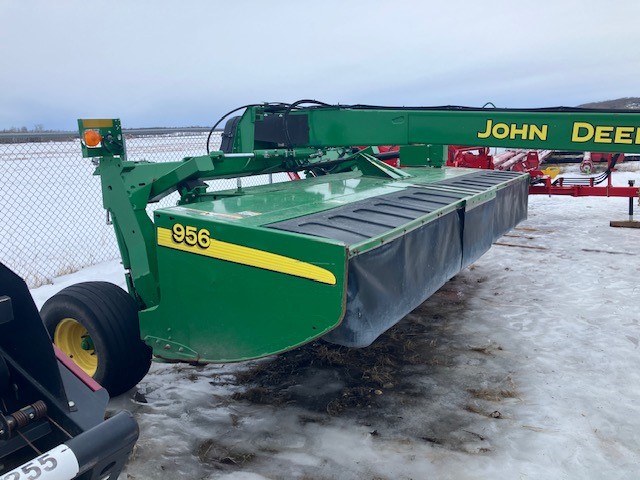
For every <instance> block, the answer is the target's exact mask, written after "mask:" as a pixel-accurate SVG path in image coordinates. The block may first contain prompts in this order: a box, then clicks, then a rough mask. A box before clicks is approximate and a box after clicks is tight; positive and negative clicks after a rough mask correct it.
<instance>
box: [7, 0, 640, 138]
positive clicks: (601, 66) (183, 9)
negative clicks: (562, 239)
mask: <svg viewBox="0 0 640 480" xmlns="http://www.w3.org/2000/svg"><path fill="white" fill-rule="evenodd" d="M0 22H1V24H0V62H1V63H0V69H1V70H0V129H3V128H10V127H12V126H16V127H20V126H27V127H29V128H33V126H34V125H35V124H43V125H44V127H45V128H54V129H74V128H75V119H76V118H78V117H119V118H121V119H122V120H123V124H124V125H125V126H127V127H144V126H184V125H203V126H208V125H211V124H213V123H214V122H215V121H216V120H217V119H218V117H219V116H220V115H221V114H222V113H225V112H226V111H228V110H230V109H232V108H234V107H236V106H240V105H243V104H247V103H256V102H262V101H287V102H291V101H295V100H297V99H300V98H315V99H319V100H323V101H325V102H330V103H334V102H340V103H370V104H384V105H442V104H458V105H470V106H481V105H483V104H484V103H485V102H487V101H491V102H493V103H494V104H496V105H497V106H500V107H537V106H557V105H570V106H572V105H577V104H580V103H584V102H589V101H596V100H606V99H611V98H617V97H622V96H640V1H638V0H619V1H615V0H610V1H605V0H552V1H550V0H536V1H532V0H528V1H517V0H510V1H507V0H474V1H471V0H468V1H464V0H440V1H437V2H435V1H434V2H432V1H417V0H415V1H402V0H393V1H348V0H342V1H340V0H336V1H334V0H315V1H303V0H297V1H294V0H264V1H257V0H255V1H249V0H226V1H213V0H211V1H204V0H202V1H195V0H175V1H164V0H145V1H117V0H112V1H108V2H107V1H95V0H94V1H86V0H83V1H80V0H55V1H53V0H0Z"/></svg>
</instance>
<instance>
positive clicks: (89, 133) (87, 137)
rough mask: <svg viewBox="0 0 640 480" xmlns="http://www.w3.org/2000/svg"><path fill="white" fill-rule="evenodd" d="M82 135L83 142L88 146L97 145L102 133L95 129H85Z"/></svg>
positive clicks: (100, 140)
mask: <svg viewBox="0 0 640 480" xmlns="http://www.w3.org/2000/svg"><path fill="white" fill-rule="evenodd" d="M82 136H83V138H84V144H85V145H86V146H87V147H90V148H94V147H97V146H98V145H100V142H102V135H100V132H98V131H97V130H85V131H84V133H83V134H82Z"/></svg>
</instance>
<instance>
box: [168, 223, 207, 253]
mask: <svg viewBox="0 0 640 480" xmlns="http://www.w3.org/2000/svg"><path fill="white" fill-rule="evenodd" d="M171 239H172V240H173V241H174V242H175V243H185V244H187V245H189V246H190V247H195V246H196V245H197V246H198V247H200V248H209V245H211V233H210V232H209V230H207V229H206V228H200V229H198V228H196V227H192V226H189V225H187V226H184V225H182V224H181V223H176V224H174V225H173V227H172V228H171Z"/></svg>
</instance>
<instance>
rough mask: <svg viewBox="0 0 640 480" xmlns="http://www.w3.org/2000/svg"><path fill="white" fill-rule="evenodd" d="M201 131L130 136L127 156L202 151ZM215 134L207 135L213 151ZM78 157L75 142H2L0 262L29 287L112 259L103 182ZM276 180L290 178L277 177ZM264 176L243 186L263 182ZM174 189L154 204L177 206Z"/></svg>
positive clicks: (164, 157)
mask: <svg viewBox="0 0 640 480" xmlns="http://www.w3.org/2000/svg"><path fill="white" fill-rule="evenodd" d="M206 138H207V134H206V133H191V134H184V135H183V134H172V135H162V136H142V137H134V138H128V139H127V153H128V156H129V159H130V160H149V161H155V162H163V161H164V162H166V161H179V160H181V159H182V158H183V157H185V156H195V155H203V154H204V153H205V151H206V150H205V143H206ZM219 144H220V135H219V133H216V134H215V135H213V136H212V141H211V145H212V148H214V149H215V148H218V146H219ZM94 169H95V167H94V166H93V165H92V163H91V161H90V160H89V159H86V158H82V154H81V149H80V141H79V140H75V141H68V142H42V143H15V144H0V205H2V207H1V209H0V238H2V242H1V243H0V260H2V261H3V262H4V263H5V264H7V265H8V266H9V267H11V268H12V269H13V270H15V271H16V272H17V273H18V274H20V275H21V276H22V277H23V278H24V279H25V280H26V282H27V284H28V285H29V286H31V287H35V286H39V285H42V284H46V283H49V282H50V281H51V279H52V278H54V277H57V276H59V275H62V274H65V273H70V272H74V271H76V270H78V269H80V268H82V267H85V266H87V265H93V264H95V263H98V262H102V261H105V260H110V259H114V258H117V257H118V256H119V253H118V247H117V244H116V241H115V237H114V235H113V228H112V227H111V226H110V225H107V223H106V217H105V212H104V209H103V207H102V194H101V191H100V179H99V177H96V176H93V171H94ZM271 180H273V181H284V180H288V177H287V176H286V174H276V175H273V177H272V178H271ZM269 181H270V178H269V176H268V175H260V176H254V177H249V178H246V179H244V180H243V182H244V183H243V185H244V186H248V185H260V184H264V183H268V182H269ZM208 183H209V185H210V187H211V188H212V189H214V190H222V189H230V188H235V187H236V185H237V182H236V180H235V179H224V180H215V181H210V182H208ZM177 198H178V195H177V194H173V195H169V196H168V197H166V198H164V199H163V200H161V201H160V202H159V203H157V204H154V205H153V206H151V207H150V208H149V209H150V210H151V209H153V208H157V207H158V206H168V205H174V204H175V202H176V201H177Z"/></svg>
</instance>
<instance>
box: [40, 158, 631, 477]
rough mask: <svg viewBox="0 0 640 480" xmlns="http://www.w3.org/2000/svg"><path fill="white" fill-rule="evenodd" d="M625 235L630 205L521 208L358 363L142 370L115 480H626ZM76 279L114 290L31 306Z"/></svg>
mask: <svg viewBox="0 0 640 480" xmlns="http://www.w3.org/2000/svg"><path fill="white" fill-rule="evenodd" d="M638 167H640V165H637V163H634V164H625V165H622V166H621V170H622V171H621V172H617V173H616V174H615V182H616V183H617V184H621V185H626V180H627V179H628V178H636V179H639V177H640V174H639V172H633V170H636V169H638ZM638 183H640V182H638ZM637 208H638V207H637ZM638 212H639V213H640V208H638ZM626 219H627V200H626V199H606V198H561V197H555V198H547V197H542V196H540V197H531V198H530V209H529V219H528V220H527V221H525V222H523V223H522V224H521V225H520V226H519V227H518V228H516V229H515V230H514V231H513V232H511V233H510V234H508V235H506V236H505V237H503V238H502V239H500V240H499V241H498V242H497V244H496V245H495V246H494V247H493V248H492V249H491V250H490V251H489V252H488V253H487V254H486V255H484V256H483V257H482V258H481V259H480V260H479V261H478V262H476V263H475V264H474V265H472V266H471V267H470V268H468V269H466V270H464V271H463V272H462V273H460V274H459V275H457V276H456V277H455V278H453V279H452V280H451V281H450V282H448V283H447V284H446V285H445V286H444V287H443V288H442V289H441V290H440V291H438V292H437V293H436V294H435V295H433V296H432V297H431V298H430V299H429V300H428V301H427V302H425V303H424V304H423V305H422V306H420V307H419V308H418V309H416V310H415V311H414V312H412V313H411V314H410V315H408V316H407V318H406V319H404V320H403V321H402V322H400V323H399V324H398V325H397V326H396V327H395V328H394V329H392V330H391V331H389V332H387V333H386V334H385V335H383V336H382V337H381V338H380V339H379V340H378V341H376V343H374V345H373V346H371V347H369V348H368V349H363V350H346V349H343V348H338V347H333V346H330V345H327V344H323V343H320V342H319V343H317V344H314V345H311V346H308V347H305V348H303V349H298V350H296V351H293V352H289V353H288V354H285V355H280V356H278V357H274V358H270V359H266V360H262V361H259V362H248V363H245V364H238V365H209V366H201V367H193V366H188V365H178V364H154V365H153V366H152V369H151V372H150V373H149V375H148V376H147V377H146V378H145V379H144V380H143V381H142V382H141V383H140V385H139V386H138V388H137V392H136V391H133V392H130V393H129V394H125V395H122V396H121V397H118V398H116V399H113V400H112V402H111V408H113V409H114V410H115V409H120V408H126V409H129V410H131V411H133V412H134V414H135V416H136V418H137V420H138V422H139V424H140V428H141V435H140V440H139V442H138V445H137V447H136V450H135V452H134V454H133V456H132V458H131V460H130V462H129V464H128V466H127V467H126V473H123V475H122V476H121V478H127V479H136V480H142V479H178V478H188V479H226V480H239V479H246V480H257V479H289V478H291V479H307V480H312V479H313V480H315V479H318V480H319V479H345V480H346V479H380V480H381V479H394V480H396V479H426V478H439V479H489V478H491V479H495V478H509V479H511V478H513V479H601V478H616V479H636V478H638V477H639V476H640V407H639V400H640V352H639V349H638V346H639V344H640V323H639V321H640V312H639V309H638V299H639V298H640V282H639V280H640V261H639V260H640V242H639V240H640V230H637V229H617V228H611V227H609V221H610V220H626ZM88 279H101V280H110V281H113V282H115V283H118V284H120V285H122V286H123V285H124V279H123V276H122V270H121V267H120V265H119V264H118V262H108V263H103V264H100V265H97V266H94V267H90V268H88V269H85V270H82V271H80V272H77V273H75V274H72V275H68V276H64V277H60V278H58V279H56V280H55V281H54V283H53V284H52V285H46V286H43V287H41V288H38V289H35V290H33V291H32V292H33V295H34V297H35V299H36V302H37V303H38V305H39V306H40V305H41V304H42V303H43V302H44V301H45V300H46V299H47V298H48V297H49V296H51V295H52V294H53V293H55V292H56V291H57V290H59V289H61V288H63V287H64V286H66V285H68V284H71V283H75V282H78V281H84V280H88ZM296 308H298V307H296ZM302 313H304V312H302ZM134 396H135V398H136V400H134V399H133V397H134Z"/></svg>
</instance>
